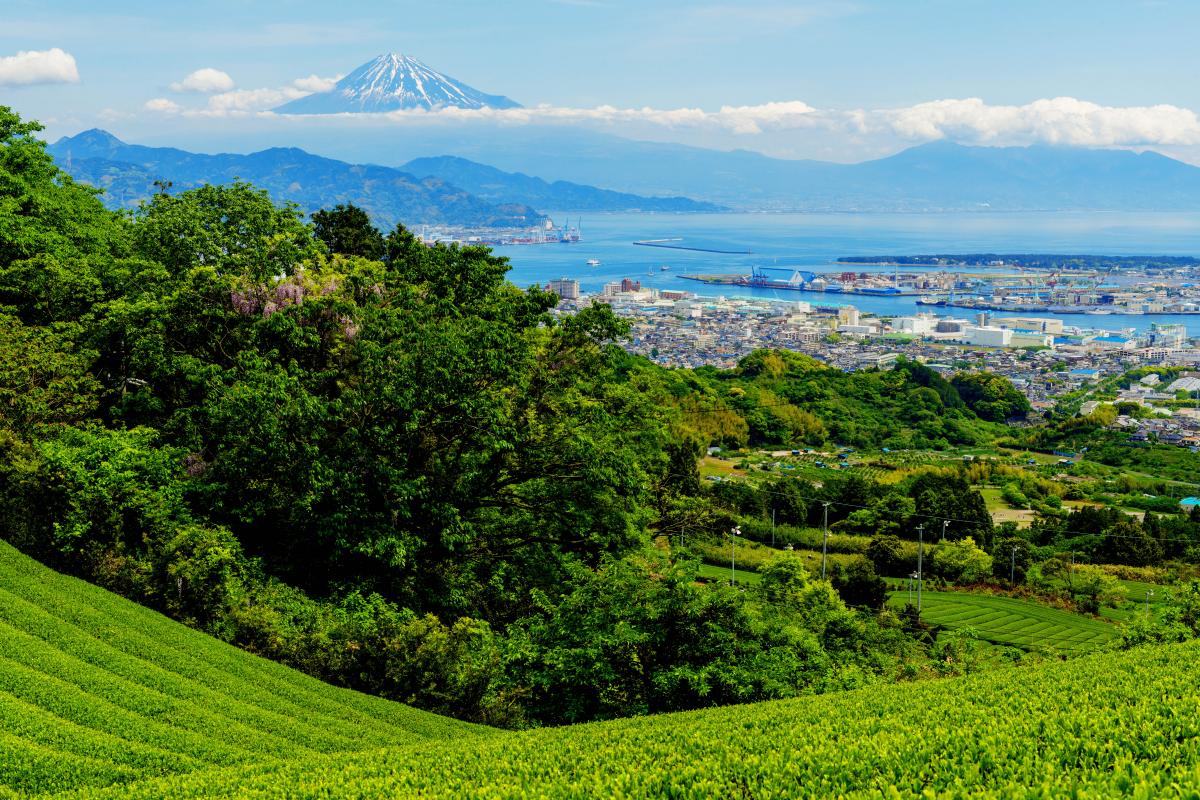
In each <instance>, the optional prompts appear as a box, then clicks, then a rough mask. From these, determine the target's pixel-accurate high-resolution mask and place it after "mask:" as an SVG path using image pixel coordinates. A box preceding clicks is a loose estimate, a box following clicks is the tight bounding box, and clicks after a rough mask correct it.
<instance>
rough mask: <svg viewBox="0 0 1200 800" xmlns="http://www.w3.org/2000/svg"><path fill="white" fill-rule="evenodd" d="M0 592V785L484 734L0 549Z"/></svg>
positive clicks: (96, 782) (131, 775)
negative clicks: (282, 662) (312, 673)
mask: <svg viewBox="0 0 1200 800" xmlns="http://www.w3.org/2000/svg"><path fill="white" fill-rule="evenodd" d="M0 585H2V586H3V587H4V588H3V591H0V617H2V618H3V620H4V624H3V625H0V646H2V647H3V650H4V653H5V658H4V659H3V660H2V662H0V714H2V716H3V719H4V726H3V728H4V733H3V736H2V737H0V752H2V753H3V758H2V759H0V765H3V766H0V790H3V789H10V790H15V791H17V792H29V793H31V794H35V793H41V792H50V791H66V790H69V789H73V788H77V787H82V786H93V787H99V786H105V785H108V784H114V783H125V782H128V781H130V780H133V779H135V778H149V777H154V776H161V775H169V774H172V773H179V772H186V771H193V770H198V769H203V768H205V767H214V766H215V767H221V766H236V765H250V764H261V763H263V762H267V761H275V760H278V759H286V758H296V757H301V758H312V757H315V756H316V755H317V754H319V753H337V752H346V751H350V750H363V749H368V748H378V747H383V746H386V745H408V744H416V743H419V742H423V741H432V740H437V739H450V738H452V737H469V736H475V735H486V734H487V730H486V729H483V728H477V727H475V726H471V725H468V724H465V723H459V722H455V721H452V720H448V719H446V718H444V717H437V716H434V715H432V714H427V713H424V712H420V711H415V710H413V709H410V708H407V707H405V706H402V705H399V704H396V703H391V702H388V701H385V700H379V699H376V698H372V697H368V696H365V695H361V694H357V693H354V692H350V691H346V690H344V689H335V688H333V687H330V686H328V685H325V684H322V683H320V682H319V681H316V680H313V679H311V678H308V677H306V676H304V675H301V674H300V673H297V672H294V671H292V670H290V669H287V668H285V667H282V666H279V665H278V664H274V663H272V662H270V661H265V660H263V659H260V658H256V657H254V656H251V655H248V654H246V653H243V652H241V651H239V650H237V649H235V648H233V647H230V646H229V645H226V644H222V643H220V642H217V641H215V640H214V639H211V638H209V637H208V636H205V635H203V634H200V633H196V632H194V631H191V630H189V629H187V628H185V627H184V626H182V625H180V624H178V623H176V622H172V621H170V620H168V619H166V618H164V617H162V616H160V615H158V614H156V613H154V612H152V611H149V610H147V609H145V608H141V607H139V606H136V605H134V604H133V603H130V602H128V601H126V600H122V599H120V598H118V597H115V596H114V595H111V594H109V593H108V592H105V591H103V590H101V589H99V588H96V587H94V586H89V585H87V584H85V583H83V582H81V581H78V580H75V579H72V578H66V577H64V576H62V575H58V574H56V573H54V572H52V571H50V570H49V569H46V568H45V567H42V566H41V565H39V564H37V563H36V562H34V561H33V560H32V559H30V558H28V557H26V556H23V555H21V554H19V553H18V552H17V551H16V550H14V549H13V548H12V547H11V546H9V545H7V544H3V543H0Z"/></svg>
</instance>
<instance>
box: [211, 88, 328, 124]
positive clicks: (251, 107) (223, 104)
mask: <svg viewBox="0 0 1200 800" xmlns="http://www.w3.org/2000/svg"><path fill="white" fill-rule="evenodd" d="M309 94H312V92H306V91H304V90H302V89H297V88H296V87H294V86H285V87H283V88H282V89H237V90H235V91H232V92H222V93H220V94H214V95H213V96H211V97H209V98H208V106H207V107H206V108H204V109H202V110H200V111H197V112H193V113H196V114H201V115H204V116H215V117H219V116H228V115H237V114H246V113H250V112H255V111H265V110H267V109H271V108H274V107H275V106H277V105H280V104H282V103H286V102H287V101H289V100H295V99H296V98H298V97H304V96H306V95H309Z"/></svg>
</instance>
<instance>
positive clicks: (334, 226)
mask: <svg viewBox="0 0 1200 800" xmlns="http://www.w3.org/2000/svg"><path fill="white" fill-rule="evenodd" d="M312 221H313V234H314V235H315V236H316V237H317V238H318V239H320V240H321V241H322V242H324V243H325V246H326V247H328V248H329V252H331V253H339V254H341V255H345V256H360V257H362V258H369V259H371V260H372V261H378V260H379V259H380V258H382V257H383V253H384V242H383V234H381V233H380V232H379V230H378V229H376V227H375V226H374V225H372V224H371V218H370V217H369V216H367V212H366V211H363V210H362V209H361V208H359V207H358V206H356V205H354V204H353V203H346V204H344V205H343V204H338V205H336V206H334V207H333V208H331V209H328V210H325V209H322V210H320V211H314V212H313V215H312Z"/></svg>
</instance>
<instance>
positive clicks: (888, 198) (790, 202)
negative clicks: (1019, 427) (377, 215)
mask: <svg viewBox="0 0 1200 800" xmlns="http://www.w3.org/2000/svg"><path fill="white" fill-rule="evenodd" d="M531 133H532V132H529V133H526V137H527V138H525V139H524V140H521V139H519V138H518V137H510V138H502V137H495V136H494V137H491V138H489V139H488V140H486V141H478V142H461V143H459V145H458V146H457V147H455V146H453V145H452V144H451V143H449V142H444V141H443V142H442V143H441V144H442V146H443V147H444V148H445V149H446V150H447V151H450V152H455V151H457V152H458V153H459V154H461V155H463V156H465V157H468V158H472V159H475V160H479V161H486V162H487V163H489V164H492V165H494V166H495V167H497V168H499V169H503V170H509V171H519V172H527V173H530V174H533V175H540V174H548V175H554V176H555V177H556V178H559V179H562V180H569V181H577V182H580V183H585V184H591V185H595V186H603V187H605V188H608V189H613V190H618V191H624V192H634V193H637V194H655V195H662V194H667V195H684V196H687V197H692V198H696V199H700V200H707V201H710V202H714V203H719V204H721V205H725V206H729V207H732V208H734V209H739V210H756V211H762V210H773V211H978V210H995V211H1017V210H1022V211H1031V210H1039V211H1040V210H1047V211H1062V210H1089V211H1091V210H1095V211H1151V210H1152V211H1169V210H1200V168H1197V167H1194V166H1192V165H1190V164H1185V163H1183V162H1181V161H1176V160H1174V159H1172V158H1168V157H1166V156H1164V155H1161V154H1159V153H1154V152H1143V153H1134V152H1131V151H1127V150H1091V149H1084V148H1070V147H1052V146H1045V145H1041V146H1032V147H968V146H963V145H958V144H952V143H949V142H934V143H930V144H925V145H921V146H918V147H913V148H910V149H908V150H904V151H902V152H900V153H897V154H895V155H892V156H889V157H887V158H882V159H878V160H874V161H865V162H862V163H858V164H835V163H831V162H824V161H803V160H784V159H777V158H770V157H768V156H764V155H762V154H760V153H753V152H749V151H745V150H737V151H730V152H725V151H716V150H706V149H702V148H698V147H688V146H684V145H677V144H663V143H654V142H635V141H630V140H623V139H618V138H616V137H612V136H605V135H602V134H590V133H588V134H582V135H580V134H577V133H576V134H574V135H571V136H569V137H568V136H564V133H563V132H561V131H550V130H543V131H540V132H539V133H538V134H537V137H536V138H534V137H533V136H532V135H531ZM394 146H395V143H394V142H393V147H394Z"/></svg>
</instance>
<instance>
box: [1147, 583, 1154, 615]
mask: <svg viewBox="0 0 1200 800" xmlns="http://www.w3.org/2000/svg"><path fill="white" fill-rule="evenodd" d="M1153 594H1154V592H1152V591H1150V590H1149V589H1147V590H1146V616H1150V597H1151V596H1152V595H1153Z"/></svg>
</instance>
